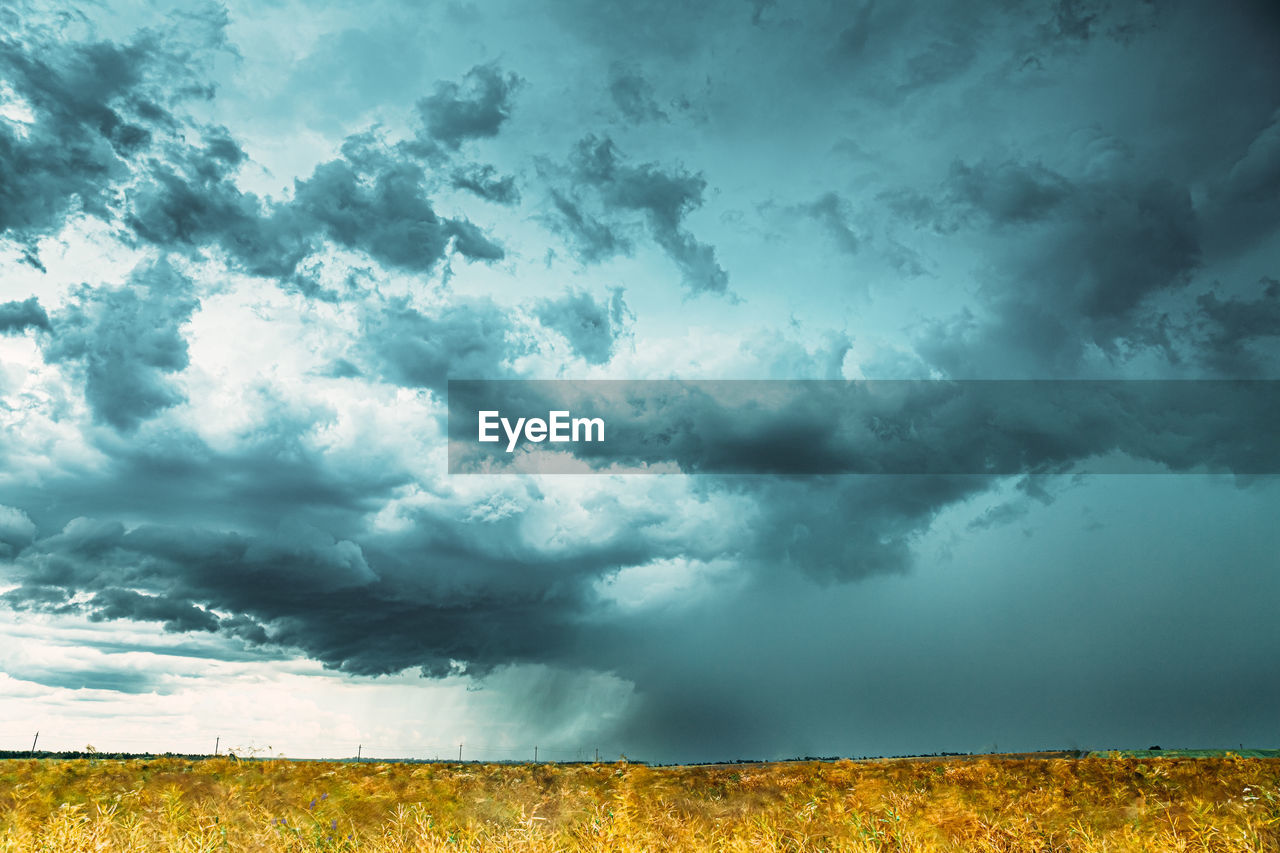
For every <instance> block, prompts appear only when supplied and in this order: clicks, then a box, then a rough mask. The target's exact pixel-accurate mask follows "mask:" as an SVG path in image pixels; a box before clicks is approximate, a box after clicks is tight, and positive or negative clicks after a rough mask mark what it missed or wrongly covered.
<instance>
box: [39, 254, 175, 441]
mask: <svg viewBox="0 0 1280 853" xmlns="http://www.w3.org/2000/svg"><path fill="white" fill-rule="evenodd" d="M197 305H198V302H197V300H196V299H195V297H194V296H192V284H191V281H190V280H189V279H187V278H186V277H184V276H183V275H181V274H180V273H178V272H177V271H176V270H174V269H173V268H172V267H171V266H169V265H167V264H163V263H162V264H158V265H156V266H151V267H145V268H141V269H139V270H136V271H135V272H134V273H133V275H132V276H131V277H130V281H129V283H128V284H127V285H125V286H123V287H119V288H111V287H97V288H93V287H89V286H87V285H86V286H82V287H81V288H80V289H79V290H78V291H77V292H76V293H75V295H74V297H73V300H72V302H71V303H70V304H69V305H68V306H67V307H66V308H64V309H63V310H62V311H60V312H58V313H57V314H56V315H55V316H54V318H53V334H52V335H50V336H49V337H48V338H47V339H45V342H44V344H43V348H44V357H45V360H46V361H49V362H50V363H55V364H56V363H62V362H69V363H73V364H75V365H76V366H77V368H78V369H80V370H82V371H83V373H84V377H85V390H84V394H85V400H86V401H87V402H88V404H89V407H90V408H91V409H92V411H93V414H94V418H95V419H96V420H99V421H102V422H105V423H108V424H110V425H112V426H113V427H115V428H116V429H119V430H130V429H133V428H135V427H137V425H138V424H139V423H141V422H142V421H143V420H146V419H147V418H150V417H152V416H154V415H155V414H156V413H158V412H160V411H161V410H163V409H166V408H168V407H170V406H173V405H175V404H176V403H178V402H180V401H181V400H182V396H181V394H180V393H179V392H178V391H177V390H176V389H175V388H174V387H173V386H172V385H171V384H170V383H169V381H168V380H167V378H166V377H167V375H168V374H171V373H175V372H177V371H180V370H182V369H183V368H185V367H186V366H187V341H186V338H185V337H184V336H183V333H182V330H181V327H182V325H183V324H184V323H186V322H187V320H189V319H190V317H191V313H192V312H193V311H194V310H195V308H196V306H197Z"/></svg>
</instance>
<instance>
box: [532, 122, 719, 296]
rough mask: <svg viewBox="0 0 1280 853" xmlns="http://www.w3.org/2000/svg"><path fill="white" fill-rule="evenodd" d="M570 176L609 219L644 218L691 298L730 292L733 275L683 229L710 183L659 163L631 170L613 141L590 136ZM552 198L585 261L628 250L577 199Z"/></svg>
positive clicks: (574, 155)
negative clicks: (631, 215)
mask: <svg viewBox="0 0 1280 853" xmlns="http://www.w3.org/2000/svg"><path fill="white" fill-rule="evenodd" d="M569 176H570V179H571V180H572V182H573V184H574V185H575V186H578V187H590V188H591V189H592V190H594V194H595V196H596V197H597V198H598V200H599V203H600V205H601V206H602V209H603V211H604V215H605V217H611V216H612V217H616V216H617V215H618V214H620V213H640V214H643V216H644V222H645V224H646V225H647V226H648V230H649V234H650V236H651V237H652V238H653V241H654V242H655V243H657V244H658V245H659V246H660V247H661V248H662V249H663V250H664V251H665V252H666V253H667V255H668V256H669V257H670V258H671V260H672V261H674V262H675V264H676V266H677V267H679V268H680V271H681V273H682V274H683V278H684V286H685V287H686V288H687V289H688V290H689V291H690V292H691V293H694V294H699V293H721V294H723V293H725V292H727V290H728V287H729V275H728V273H726V272H725V271H724V269H722V268H721V267H720V265H719V263H718V262H717V261H716V253H715V249H714V248H713V247H712V246H710V245H708V244H706V243H702V242H699V241H698V240H697V239H696V238H695V237H694V236H693V235H692V234H690V233H689V231H688V230H686V229H685V227H684V217H685V215H686V214H688V213H689V212H690V211H692V210H695V209H697V208H698V207H700V206H701V205H702V201H703V193H704V192H705V191H706V188H707V182H706V180H705V179H704V178H703V177H702V176H701V175H698V174H691V173H689V172H686V171H684V170H683V169H681V168H677V169H674V170H670V171H667V170H664V169H662V168H660V167H659V166H658V165H657V164H656V163H643V164H641V165H639V166H636V165H632V164H630V163H628V162H626V161H625V160H624V159H623V157H622V156H621V154H620V153H619V152H618V149H617V147H616V146H615V145H614V144H613V140H612V139H610V138H609V137H607V136H605V137H597V136H595V135H588V136H586V137H584V138H583V139H581V140H579V142H578V143H577V145H575V146H574V149H573V151H572V152H571V153H570V156H569ZM553 198H554V199H555V203H556V207H557V209H558V210H559V211H560V213H561V215H562V217H563V224H564V226H565V228H566V229H567V230H568V231H569V233H570V234H571V235H572V236H573V238H574V240H575V243H576V244H577V245H578V246H579V247H581V248H582V249H583V251H582V253H581V255H580V257H581V259H582V260H583V261H584V262H591V261H594V260H597V259H599V258H600V257H603V256H607V254H606V253H607V252H608V250H614V251H625V250H626V247H627V244H626V243H625V242H624V241H623V240H621V239H619V238H618V237H617V236H616V234H615V232H614V229H615V227H616V226H615V225H614V224H613V223H610V222H608V221H607V218H602V219H600V220H597V219H594V218H592V217H590V216H588V215H586V214H584V213H583V211H582V208H581V200H580V199H579V198H577V197H575V196H574V195H572V194H562V193H559V192H557V193H556V194H555V195H554V196H553Z"/></svg>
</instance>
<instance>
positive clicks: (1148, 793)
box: [0, 755, 1280, 853]
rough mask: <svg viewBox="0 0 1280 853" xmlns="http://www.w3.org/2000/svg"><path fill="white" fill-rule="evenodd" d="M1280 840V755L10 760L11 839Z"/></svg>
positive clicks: (421, 847)
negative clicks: (644, 761) (723, 760)
mask: <svg viewBox="0 0 1280 853" xmlns="http://www.w3.org/2000/svg"><path fill="white" fill-rule="evenodd" d="M151 850H154V851H193V853H194V851H206V850H207V851H215V850H261V851H311V850H351V851H374V853H390V852H391V851H436V850H440V851H459V850H474V851H508V850H528V851H579V850H582V851H639V850H654V851H665V850H673V851H683V850H742V851H747V850H814V851H817V850H831V851H836V850H847V851H888V850H919V851H925V850H929V851H933V850H955V851H1022V850H1027V851H1031V850H1035V851H1092V850H1097V851H1103V850H1106V851H1129V850H1146V851H1181V850H1211V851H1257V853H1262V851H1278V850H1280V760H1277V759H1260V758H1238V757H1234V756H1230V755H1229V756H1227V757H1226V758H1121V757H1109V758H1085V759H1079V760H1073V759H1044V758H1017V759H1014V758H994V757H992V758H980V759H965V758H954V759H936V760H899V761H874V762H853V761H838V762H831V763H817V762H798V763H782V764H744V765H734V766H713V767H670V768H656V767H646V766H642V765H636V764H625V763H618V764H590V765H554V764H538V765H527V764H526V765H498V764H391V763H385V764H373V763H366V764H359V765H355V764H337V763H323V762H295V761H287V760H283V759H279V760H267V761H236V760H234V759H230V758H223V759H213V760H205V761H187V760H180V759H156V760H130V761H112V760H94V761H89V760H67V761H61V760H41V761H36V760H8V761H3V762H0V851H51V853H52V852H53V851H56V853H64V851H65V852H66V853H73V851H151Z"/></svg>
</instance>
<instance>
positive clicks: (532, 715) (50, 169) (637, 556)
mask: <svg viewBox="0 0 1280 853" xmlns="http://www.w3.org/2000/svg"><path fill="white" fill-rule="evenodd" d="M0 33H3V35H0V424H2V425H3V429H2V430H0V614H2V615H0V748H6V749H21V748H26V747H27V746H28V745H29V744H30V740H31V737H32V735H33V734H34V733H35V731H36V730H39V731H40V732H41V736H40V743H41V745H44V746H47V747H49V748H79V747H83V746H84V745H85V744H87V743H91V744H93V745H95V746H96V747H98V748H99V749H122V750H157V751H163V750H174V751H209V750H212V748H213V743H214V739H215V738H220V739H221V741H220V742H221V745H222V746H223V747H228V746H230V747H234V748H240V749H248V750H253V749H257V750H265V749H267V748H268V747H269V748H270V749H271V751H272V752H283V753H285V754H286V755H292V756H343V755H352V754H354V753H355V751H356V748H357V745H362V748H363V750H364V753H365V754H371V753H372V754H381V755H398V756H410V757H428V758H430V757H434V756H436V755H440V756H441V757H447V756H450V755H456V753H457V748H458V745H459V744H460V743H461V744H463V745H464V756H465V757H468V758H525V757H532V750H533V746H534V745H535V744H536V745H538V746H539V748H540V756H541V757H544V758H567V759H572V758H576V757H585V756H590V755H593V754H594V750H595V749H597V748H598V749H599V750H600V753H601V755H602V756H607V757H616V756H617V755H619V754H626V755H628V756H631V757H634V758H641V759H649V760H655V761H672V760H709V759H725V758H728V759H732V758H738V757H754V758H779V757H789V756H794V755H806V754H808V755H874V754H893V753H908V752H911V753H918V752H933V751H942V750H947V751H982V750H990V749H1000V750H1024V749H1042V748H1059V747H1097V748H1105V747H1111V746H1129V747H1145V746H1148V745H1151V744H1157V743H1158V744H1162V745H1164V746H1166V747H1170V746H1205V747H1220V746H1235V745H1237V744H1239V743H1245V744H1246V745H1254V746H1271V747H1274V746H1278V745H1280V729H1277V722H1276V721H1277V719H1278V718H1280V714H1278V712H1280V664H1278V662H1280V628H1278V627H1277V620H1276V619H1275V602H1276V601H1280V557H1278V556H1277V555H1280V526H1277V525H1275V524H1274V518H1275V517H1276V516H1277V514H1278V512H1280V483H1278V482H1277V478H1276V477H1274V476H1269V475H1267V474H1266V472H1268V471H1270V472H1274V471H1276V470H1277V468H1276V466H1275V464H1274V453H1275V437H1274V421H1268V420H1267V419H1266V418H1262V419H1259V418H1258V417H1245V416H1243V415H1240V414H1239V413H1237V412H1234V411H1233V410H1232V408H1231V406H1219V405H1217V404H1216V403H1215V404H1214V405H1212V406H1209V405H1202V406H1200V407H1199V408H1198V409H1196V416H1194V417H1192V416H1191V415H1188V414H1186V413H1185V412H1184V413H1183V415H1181V416H1180V415H1178V414H1177V413H1175V414H1172V415H1168V416H1165V415H1164V414H1162V415H1161V416H1159V417H1157V416H1155V415H1151V416H1149V417H1144V418H1142V419H1141V420H1140V422H1131V423H1129V426H1128V428H1127V429H1126V431H1124V433H1123V436H1122V440H1121V438H1118V437H1117V436H1118V435H1119V434H1118V433H1117V432H1116V430H1115V429H1114V428H1104V426H1105V425H1104V426H1099V423H1100V421H1099V420H1098V419H1096V418H1093V417H1084V416H1083V415H1082V414H1081V412H1079V411H1076V410H1074V409H1073V410H1071V411H1068V412H1064V411H1063V410H1061V409H1057V410H1049V409H1045V410H1043V411H1031V410H1032V409H1034V408H1035V407H1034V406H1030V405H1028V406H1025V407H1023V409H1025V410H1024V411H1020V412H1019V414H1018V417H1019V418H1026V419H1027V420H1028V422H1031V423H1035V424H1038V425H1039V427H1040V428H1041V429H1044V430H1048V431H1049V432H1050V433H1052V434H1053V436H1054V438H1055V441H1054V442H1053V444H1052V451H1051V452H1049V451H1045V452H1043V453H1041V454H1040V455H1039V456H1037V455H1035V454H1031V455H1030V456H1029V458H1027V459H1026V460H1025V466H1023V467H1021V468H1018V467H1017V466H1015V470H1014V472H1013V473H1008V472H1001V473H1000V474H999V475H994V474H993V475H985V476H978V475H968V476H959V477H953V476H946V477H944V476H922V475H912V476H891V475H883V476H850V475H835V474H824V473H823V472H822V470H821V469H819V470H817V471H816V472H815V471H809V472H808V473H806V474H805V475H804V476H778V475H747V476H742V475H739V476H728V475H725V476H721V475H717V474H714V473H684V474H682V473H674V474H669V475H664V476H650V477H632V476H610V475H607V474H601V473H594V474H583V475H579V476H563V475H560V476H547V475H537V474H503V475H492V476H475V475H451V474H449V473H448V468H447V452H446V451H447V440H446V439H447V418H446V394H445V392H446V389H447V383H448V381H449V380H450V379H557V378H572V379H632V380H641V379H643V380H653V379H772V380H785V379H935V380H936V379H957V380H968V379H1051V380H1061V379H1076V380H1079V379H1090V380H1133V379H1144V380H1189V379H1198V380H1204V379H1280V14H1277V12H1276V10H1275V8H1274V5H1273V4H1271V3H1268V2H1264V0H1256V2H1244V0H1239V2H1229V3H1217V4H1211V3H1207V2H1181V0H1168V2H1166V1H1165V0H1161V2H1112V3H1108V2H1105V0H1101V1H1100V2H1091V0H1061V2H1057V3H1050V2H1042V3H1015V2H1010V0H1003V2H1002V1H1001V0H980V2H965V3H951V4H947V3H918V4H910V3H891V2H884V0H863V2H817V0H754V2H751V0H711V2H706V3H699V4H694V5H692V6H691V5H690V4H686V3H677V2H672V0H645V2H632V3H602V2H597V0H544V1H543V2H515V0H493V2H483V3H480V2H475V3H468V2H438V3H437V2H432V3H417V2H397V0H373V2H359V3H354V2H352V3H346V2H332V3H327V4H318V3H303V2H301V0H293V2H289V0H282V1H281V2H253V3H248V2H243V1H242V0H233V2H228V3H227V4H225V5H219V4H216V3H194V4H187V5H171V4H160V3H150V2H129V0H121V2H111V0H107V2H99V3H93V4H86V5H84V6H82V7H80V8H70V7H67V6H64V5H63V4H45V3H27V2H22V0H19V2H16V3H15V2H8V3H5V4H3V5H0ZM1184 387H1190V386H1184ZM1086 408H1087V407H1086ZM917 410H919V409H918V407H917ZM1090 411H1092V409H1090ZM1019 422H1020V423H1021V421H1019ZM930 423H931V424H932V426H933V427H935V429H934V430H933V431H932V432H931V433H929V435H930V441H931V442H932V444H931V447H930V450H931V451H932V452H937V453H941V454H944V455H949V454H952V453H953V452H954V453H962V452H964V451H963V449H964V448H966V447H969V446H970V445H971V443H972V441H973V440H974V439H975V436H977V435H980V434H981V433H982V430H983V422H982V421H980V420H977V421H975V420H974V419H973V418H972V417H968V418H960V419H958V420H955V421H948V420H946V419H945V418H943V417H941V416H939V418H938V419H935V420H934V421H931V422H930ZM1134 423H1138V426H1137V427H1135V426H1134ZM773 426H776V424H773V425H772V426H771V425H770V424H763V425H761V427H760V429H761V430H762V432H761V433H760V435H765V432H764V431H767V436H768V437H770V438H771V439H772V438H776V437H777V435H778V434H782V435H784V437H785V436H791V439H790V440H792V441H793V443H797V444H798V443H801V442H803V441H804V440H805V439H804V437H805V436H806V435H808V433H807V432H806V430H805V428H804V424H803V423H801V424H792V425H791V428H790V429H789V431H788V430H783V431H782V433H778V432H776V431H770V430H772V427H773ZM1112 426H1114V425H1112ZM744 429H746V430H747V432H750V429H751V425H750V424H748V425H746V426H745V427H744ZM748 438H750V436H748ZM744 446H745V447H749V448H750V447H757V446H758V444H752V443H751V442H750V441H746V443H745V444H744ZM1116 452H1120V453H1122V454H1124V455H1125V457H1126V458H1127V459H1128V460H1130V462H1131V463H1132V464H1130V465H1129V466H1128V467H1127V468H1126V469H1125V470H1126V471H1129V472H1131V473H1123V474H1107V475H1098V474H1090V475H1081V474H1079V472H1078V470H1077V468H1076V467H1073V466H1075V464H1076V463H1082V462H1083V461H1084V460H1087V459H1089V458H1093V457H1096V456H1098V455H1105V454H1108V453H1112V454H1114V453H1116ZM1259 454H1261V457H1260V455H1259ZM1268 454H1270V455H1268ZM1260 460H1261V461H1260ZM675 461H676V463H677V469H680V468H681V467H682V466H681V465H680V464H679V463H680V462H681V460H679V459H677V460H675ZM1139 472H1142V473H1139ZM1259 473H1262V474H1263V475H1262V476H1258V474H1259Z"/></svg>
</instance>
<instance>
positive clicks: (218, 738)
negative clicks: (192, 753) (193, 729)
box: [213, 735, 222, 758]
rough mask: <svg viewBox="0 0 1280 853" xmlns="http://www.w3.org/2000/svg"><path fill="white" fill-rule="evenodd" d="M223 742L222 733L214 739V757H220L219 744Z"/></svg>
mask: <svg viewBox="0 0 1280 853" xmlns="http://www.w3.org/2000/svg"><path fill="white" fill-rule="evenodd" d="M220 743H222V735H218V736H217V737H215V738H214V739H213V757H214V758H217V757H218V744H220Z"/></svg>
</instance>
